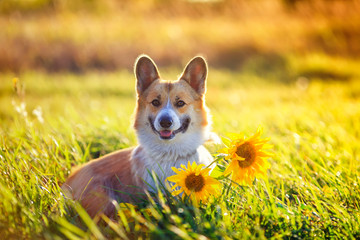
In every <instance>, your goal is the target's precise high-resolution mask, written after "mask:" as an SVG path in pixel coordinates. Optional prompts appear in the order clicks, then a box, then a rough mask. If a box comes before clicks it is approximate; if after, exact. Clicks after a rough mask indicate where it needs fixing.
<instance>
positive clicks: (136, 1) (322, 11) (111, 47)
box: [0, 0, 360, 82]
mask: <svg viewBox="0 0 360 240" xmlns="http://www.w3.org/2000/svg"><path fill="white" fill-rule="evenodd" d="M359 12H360V1H356V0H353V1H352V0H348V1H345V0H344V1H339V0H314V1H312V0H256V1H250V0H208V1H207V0H87V1H82V0H26V1H19V0H1V1H0V29H1V30H0V72H5V73H9V72H10V73H15V74H20V73H22V72H26V71H29V70H31V71H33V70H36V71H43V72H47V73H58V72H71V73H76V74H81V73H84V72H86V71H117V70H119V69H127V70H129V71H132V67H133V63H134V60H135V59H136V57H137V56H138V55H139V54H142V53H146V54H148V55H150V56H151V57H152V58H153V59H154V60H155V62H156V63H157V64H158V66H159V67H169V66H171V67H177V68H180V67H182V66H183V65H184V64H185V63H186V62H187V61H188V60H189V59H190V58H191V57H193V56H194V55H196V54H201V55H203V56H205V57H206V58H207V59H208V61H209V65H210V67H213V68H218V69H225V70H230V71H245V72H251V73H254V74H256V75H260V76H262V77H267V78H276V79H277V80H280V81H285V82H289V81H290V82H291V81H292V80H296V79H298V78H299V77H306V78H320V79H335V80H348V79H351V78H354V76H358V75H359V71H360V70H359V69H360V68H359V67H358V58H359V56H360V14H359Z"/></svg>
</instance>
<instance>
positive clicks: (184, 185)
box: [167, 162, 221, 203]
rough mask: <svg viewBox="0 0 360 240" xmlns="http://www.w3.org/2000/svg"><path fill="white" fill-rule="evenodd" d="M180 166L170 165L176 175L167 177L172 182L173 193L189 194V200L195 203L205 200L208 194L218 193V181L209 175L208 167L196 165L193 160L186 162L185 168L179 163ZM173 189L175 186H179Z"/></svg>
mask: <svg viewBox="0 0 360 240" xmlns="http://www.w3.org/2000/svg"><path fill="white" fill-rule="evenodd" d="M181 167H182V168H179V169H177V168H175V167H172V170H173V171H174V172H175V173H177V174H176V175H173V176H170V177H168V178H167V180H168V181H170V182H174V183H175V185H174V186H173V187H172V190H174V191H173V193H172V194H173V195H174V196H176V195H179V194H181V193H182V192H184V193H185V194H186V195H187V196H190V198H191V200H193V201H195V202H196V203H198V202H200V200H202V201H206V200H207V199H208V197H209V196H211V195H214V196H216V195H217V194H218V193H219V191H218V190H219V188H220V185H221V184H220V182H219V181H217V180H216V179H214V178H212V177H210V176H209V171H210V168H204V169H203V167H204V164H200V165H197V164H196V163H195V162H193V163H192V164H190V162H188V166H187V168H186V167H185V166H184V165H181ZM179 187H180V189H178V190H175V189H176V188H179Z"/></svg>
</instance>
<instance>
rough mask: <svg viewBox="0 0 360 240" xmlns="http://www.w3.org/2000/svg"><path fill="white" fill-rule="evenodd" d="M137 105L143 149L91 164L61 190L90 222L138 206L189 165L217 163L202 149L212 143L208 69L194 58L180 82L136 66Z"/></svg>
mask: <svg viewBox="0 0 360 240" xmlns="http://www.w3.org/2000/svg"><path fill="white" fill-rule="evenodd" d="M134 70H135V76H136V92H137V105H136V108H135V114H134V116H135V121H134V128H135V131H136V135H137V139H138V142H139V145H138V146H137V147H135V148H129V149H124V150H120V151H116V152H113V153H110V154H108V155H105V156H103V157H101V158H99V159H96V160H92V161H90V162H88V163H86V164H84V165H83V166H81V167H78V168H76V169H74V170H73V172H72V174H71V175H70V176H69V178H68V179H67V180H66V182H65V183H64V184H63V186H62V189H63V190H64V192H65V194H66V195H67V196H69V197H70V198H72V199H74V200H77V201H79V202H80V203H81V205H82V206H83V207H84V208H85V210H86V211H87V212H88V214H89V215H90V216H91V217H95V216H96V215H97V214H105V215H107V216H109V217H112V216H114V214H115V213H116V208H115V206H114V203H116V202H114V200H115V201H117V202H136V201H139V199H141V197H142V196H144V192H146V191H152V192H154V191H156V184H155V181H154V177H153V176H154V174H155V176H157V179H159V181H162V182H163V183H164V182H165V179H166V178H167V177H169V176H171V175H174V174H175V173H174V171H173V170H172V169H171V167H176V168H179V167H180V166H181V165H185V166H186V165H187V163H188V161H190V162H191V163H192V162H196V163H197V164H205V165H209V164H210V163H211V162H212V161H213V158H212V156H211V154H210V153H209V152H208V150H207V149H206V148H205V147H204V146H203V145H202V144H203V143H204V142H206V141H208V140H210V139H211V136H213V133H211V132H210V125H211V120H210V116H209V111H208V108H207V107H206V105H205V91H206V85H205V83H206V79H207V71H208V67H207V63H206V61H205V59H204V58H202V57H195V58H193V59H192V60H191V61H190V62H189V63H188V64H187V66H186V67H185V69H184V71H183V73H182V75H181V77H180V78H179V79H178V80H176V81H167V80H162V79H161V77H160V75H159V72H158V69H157V67H156V65H155V63H154V62H153V60H152V59H151V58H150V57H148V56H146V55H141V56H139V57H138V59H137V60H136V62H135V69H134Z"/></svg>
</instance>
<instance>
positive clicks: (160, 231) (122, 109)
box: [0, 57, 360, 239]
mask: <svg viewBox="0 0 360 240" xmlns="http://www.w3.org/2000/svg"><path fill="white" fill-rule="evenodd" d="M326 61H327V65H328V66H333V68H331V69H330V68H327V70H329V69H330V70H331V71H333V72H336V74H338V75H339V74H340V75H341V74H344V75H347V76H350V77H349V78H347V79H346V80H344V79H342V81H324V80H321V79H320V78H322V77H321V76H316V75H309V76H307V77H308V78H309V79H307V78H300V79H299V80H298V81H296V82H293V83H287V84H285V83H281V82H280V81H275V80H274V78H272V79H268V78H267V76H259V75H258V74H254V73H252V72H251V71H244V72H242V73H240V72H231V71H224V70H215V69H211V70H210V73H209V81H208V91H207V104H208V106H209V108H210V109H211V111H212V115H213V121H214V125H213V129H214V131H215V132H217V133H218V134H219V135H220V136H225V135H226V133H228V132H235V133H239V132H244V133H245V134H247V135H251V134H253V133H254V132H255V131H256V129H257V127H258V125H260V124H261V125H262V126H263V128H264V137H270V138H271V141H270V143H271V144H273V145H274V149H273V152H274V153H275V155H276V156H275V157H274V158H272V159H269V162H270V163H271V168H270V170H269V172H268V179H267V180H265V181H264V180H257V181H255V182H254V185H253V186H243V187H237V188H232V189H230V191H229V192H226V189H225V190H224V193H223V194H222V196H221V197H220V198H219V199H217V200H216V201H215V202H213V203H209V204H207V205H202V206H200V207H193V206H192V205H191V204H188V203H186V202H182V201H180V200H178V199H175V198H173V197H170V196H167V195H165V196H158V197H157V198H158V201H156V202H153V201H149V203H148V204H143V205H141V206H138V207H139V209H138V210H136V211H135V210H132V211H131V214H132V216H133V222H127V221H126V218H122V219H120V220H119V221H118V222H110V224H109V225H106V224H102V225H100V226H96V225H94V223H93V222H92V221H91V220H90V219H89V218H88V217H87V216H86V214H85V213H84V212H83V210H82V209H81V208H80V207H79V206H77V205H76V204H72V203H71V201H65V199H64V197H63V195H62V194H61V190H60V188H59V186H61V184H62V183H63V182H64V181H65V179H66V177H67V176H68V175H69V173H70V169H71V167H72V166H74V165H78V164H81V163H84V162H87V161H89V160H90V159H93V158H96V157H98V156H100V155H103V154H105V153H108V152H111V151H114V150H117V149H120V148H126V147H129V146H134V145H135V144H136V137H135V133H134V131H133V130H132V128H131V115H132V112H133V108H134V106H135V93H134V77H133V75H132V73H129V72H126V71H124V72H116V73H87V74H85V75H72V74H58V75H48V74H43V73H38V72H27V73H24V74H21V75H18V76H16V77H18V78H19V80H20V82H21V83H22V84H23V87H24V91H18V94H16V93H15V91H14V89H13V82H12V79H13V77H14V76H13V75H11V74H1V75H0V78H1V85H0V93H1V94H0V105H1V109H0V123H1V125H0V136H1V137H0V147H1V148H0V159H1V161H0V172H1V173H2V174H1V175H0V199H1V200H0V232H1V236H2V238H4V239H8V238H13V239H15V238H16V239H18V238H36V239H37V238H48V239H63V238H70V239H84V238H85V239H101V238H119V239H123V238H125V237H126V236H128V237H130V238H136V237H140V236H141V237H145V238H156V239H169V238H174V239H178V238H182V239H205V238H204V237H208V238H210V239H246V238H307V239H309V238H341V239H342V238H350V239H356V238H360V226H359V222H360V212H359V208H360V206H359V204H360V187H359V185H360V178H359V172H360V121H359V119H360V87H359V80H360V79H359V74H358V72H356V70H354V68H353V67H352V63H347V62H344V63H343V64H344V66H343V68H336V66H338V65H339V64H340V63H342V62H341V61H340V60H331V59H326ZM326 61H325V62H326ZM316 62H318V63H319V64H315V63H316ZM321 63H323V64H324V61H322V60H319V58H316V57H315V58H308V59H305V60H304V62H303V63H301V64H300V63H299V62H298V61H296V60H294V59H293V60H292V62H291V64H290V66H291V67H292V69H293V70H292V71H291V72H292V73H293V74H292V76H294V77H297V76H300V75H301V74H303V73H304V72H306V71H313V70H314V69H320V71H322V70H323V69H324V65H321ZM294 69H295V70H294ZM309 69H310V70H309ZM330 70H329V71H330ZM160 71H161V72H162V73H163V74H162V75H163V76H164V77H165V78H170V79H171V78H175V77H176V76H177V74H178V73H179V72H180V71H179V70H177V69H168V70H167V71H165V72H164V71H162V69H160ZM298 73H299V74H298ZM270 77H271V76H270ZM317 77H319V78H317ZM335 78H336V76H335ZM21 103H24V104H25V105H24V108H23V109H21ZM34 109H38V112H39V111H41V113H42V118H43V121H42V119H41V117H39V114H38V116H36V115H35V114H34V112H33V110H34ZM39 109H40V110H39ZM208 147H209V149H210V150H211V151H212V152H213V153H215V151H216V149H218V148H219V147H221V146H212V145H209V146H208ZM225 187H227V183H225V185H224V188H225ZM155 198H156V197H155ZM147 209H150V210H147ZM149 211H150V212H151V214H149ZM120 212H123V211H120Z"/></svg>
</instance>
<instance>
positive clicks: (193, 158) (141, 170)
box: [132, 145, 213, 192]
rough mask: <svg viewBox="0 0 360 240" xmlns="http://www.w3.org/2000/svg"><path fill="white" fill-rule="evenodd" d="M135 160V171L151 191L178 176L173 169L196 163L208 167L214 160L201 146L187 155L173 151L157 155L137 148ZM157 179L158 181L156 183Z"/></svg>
mask: <svg viewBox="0 0 360 240" xmlns="http://www.w3.org/2000/svg"><path fill="white" fill-rule="evenodd" d="M132 158H133V160H134V161H136V163H135V164H134V165H133V171H134V173H135V175H136V176H137V177H140V178H141V179H142V181H144V183H145V184H146V185H147V189H148V190H149V191H152V192H154V191H157V188H158V186H157V184H158V185H161V184H163V185H166V183H165V181H166V178H167V177H169V176H172V175H174V174H176V173H175V172H174V171H173V170H172V169H171V168H172V167H175V168H180V167H181V165H185V166H187V164H188V162H190V163H192V162H196V163H197V164H204V165H205V166H208V165H209V164H210V163H211V162H212V160H213V158H212V156H211V154H210V153H209V151H208V150H207V149H206V148H205V147H204V146H202V145H200V146H199V147H198V148H197V149H196V150H194V151H193V152H189V153H188V154H185V155H179V154H175V153H173V152H171V151H169V152H163V153H160V154H156V153H155V152H153V151H151V152H149V151H146V150H145V149H144V148H142V147H140V146H139V147H137V148H136V149H134V152H133V157H132ZM154 177H156V179H157V180H156V181H158V183H157V184H156V181H154Z"/></svg>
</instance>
